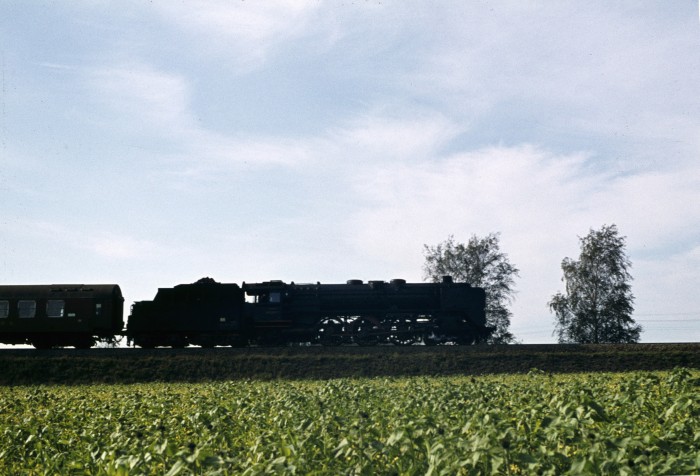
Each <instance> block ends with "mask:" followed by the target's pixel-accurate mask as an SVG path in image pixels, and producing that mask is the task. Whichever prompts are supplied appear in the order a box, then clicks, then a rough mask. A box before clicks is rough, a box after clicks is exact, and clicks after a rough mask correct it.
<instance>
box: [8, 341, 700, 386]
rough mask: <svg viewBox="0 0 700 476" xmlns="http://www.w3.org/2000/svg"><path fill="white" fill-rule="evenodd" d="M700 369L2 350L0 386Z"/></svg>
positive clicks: (564, 350)
mask: <svg viewBox="0 0 700 476" xmlns="http://www.w3.org/2000/svg"><path fill="white" fill-rule="evenodd" d="M674 367H688V368H700V343H678V344H665V343H664V344H628V345H621V344H616V345H612V344H601V345H559V344H534V345H495V346H487V345H476V346H435V347H426V346H417V345H414V346H373V347H359V346H339V347H322V346H293V347H292V346H290V347H246V348H224V347H220V348H213V349H204V348H198V347H193V348H184V349H170V348H163V349H139V348H112V349H91V350H77V349H49V350H35V349H1V350H0V368H2V369H3V372H2V373H0V385H22V384H37V383H49V384H62V383H65V384H76V383H134V382H147V381H172V382H177V381H186V382H192V381H211V380H235V379H277V378H292V379H300V378H324V379H325V378H336V377H382V376H384V377H390V376H406V375H430V376H435V375H480V374H489V373H527V372H529V371H530V370H532V369H538V370H542V371H545V372H601V371H608V372H620V371H628V370H669V369H672V368H674Z"/></svg>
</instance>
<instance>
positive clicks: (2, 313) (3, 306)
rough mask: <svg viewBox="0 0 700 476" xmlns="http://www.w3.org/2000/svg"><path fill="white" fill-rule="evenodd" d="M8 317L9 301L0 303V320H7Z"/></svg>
mask: <svg viewBox="0 0 700 476" xmlns="http://www.w3.org/2000/svg"><path fill="white" fill-rule="evenodd" d="M9 315H10V301H0V319H7V316H9Z"/></svg>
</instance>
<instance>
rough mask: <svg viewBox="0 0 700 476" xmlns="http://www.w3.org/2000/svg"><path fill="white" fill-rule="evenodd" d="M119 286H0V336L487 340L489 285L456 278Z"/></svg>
mask: <svg viewBox="0 0 700 476" xmlns="http://www.w3.org/2000/svg"><path fill="white" fill-rule="evenodd" d="M123 303H124V299H123V297H122V294H121V290H120V288H119V286H118V285H116V284H110V285H40V286H0V343H5V344H31V345H33V346H34V347H36V348H50V347H63V346H73V347H77V348H89V347H92V346H93V345H95V343H96V342H97V341H100V340H102V341H108V340H114V339H116V338H118V337H121V336H126V338H127V342H128V344H129V345H135V346H139V347H144V348H152V347H185V346H188V345H197V346H202V347H213V346H236V347H237V346H246V345H293V344H321V345H343V344H357V345H376V344H394V345H411V344H414V343H422V344H425V345H435V344H441V343H455V344H472V343H476V342H482V341H484V340H485V339H486V338H487V337H488V335H489V333H490V332H491V329H490V328H489V327H487V326H486V317H485V312H484V308H485V293H484V290H483V289H481V288H477V287H472V286H470V285H469V284H467V283H455V282H453V280H452V278H451V277H449V276H445V277H443V279H442V282H439V283H407V282H406V281H405V280H403V279H393V280H391V281H388V282H386V281H368V282H366V283H365V282H363V281H360V280H349V281H347V282H346V283H345V284H321V283H313V284H295V283H294V282H291V283H285V282H283V281H265V282H262V283H245V282H244V283H242V285H241V286H239V285H238V284H235V283H219V282H216V281H214V280H213V279H211V278H203V279H200V280H199V281H197V282H195V283H192V284H180V285H177V286H175V287H173V288H160V289H159V290H158V292H157V294H156V296H155V298H154V299H153V300H152V301H139V302H135V303H134V304H133V306H132V307H131V313H130V315H129V317H128V322H127V323H126V327H124V320H123Z"/></svg>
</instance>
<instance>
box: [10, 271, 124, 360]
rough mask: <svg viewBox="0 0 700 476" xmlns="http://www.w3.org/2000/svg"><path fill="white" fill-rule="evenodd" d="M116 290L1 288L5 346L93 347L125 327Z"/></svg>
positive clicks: (98, 287)
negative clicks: (97, 342)
mask: <svg viewBox="0 0 700 476" xmlns="http://www.w3.org/2000/svg"><path fill="white" fill-rule="evenodd" d="M123 314H124V298H123V297H122V292H121V289H120V288H119V286H118V285H116V284H50V285H19V286H17V285H15V286H0V343H3V344H30V345H33V346H34V347H36V348H37V349H43V348H50V347H54V346H73V347H78V348H89V347H92V346H93V345H94V344H95V342H96V340H97V339H111V338H114V336H115V335H116V334H120V333H121V332H122V327H123V326H124V320H123Z"/></svg>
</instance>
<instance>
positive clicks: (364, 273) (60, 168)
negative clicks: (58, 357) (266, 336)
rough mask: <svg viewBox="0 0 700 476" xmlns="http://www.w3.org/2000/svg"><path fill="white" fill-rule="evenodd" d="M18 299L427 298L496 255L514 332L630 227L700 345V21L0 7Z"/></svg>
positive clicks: (658, 290)
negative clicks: (374, 285) (59, 291)
mask: <svg viewBox="0 0 700 476" xmlns="http://www.w3.org/2000/svg"><path fill="white" fill-rule="evenodd" d="M0 68H1V74H2V77H1V78H0V81H1V83H2V85H1V86H2V91H1V95H2V96H1V101H0V102H1V104H0V107H1V110H0V227H1V228H2V231H1V232H0V275H1V276H2V277H1V278H0V282H2V283H3V284H41V283H118V284H120V285H121V287H122V291H123V293H124V295H125V297H126V303H127V306H129V305H130V304H131V303H132V302H133V301H139V300H145V299H152V298H153V296H154V295H155V292H156V291H157V289H158V288H159V287H171V286H174V285H176V284H179V283H188V282H194V281H196V280H197V279H199V278H201V277H204V276H209V277H212V278H214V279H216V280H217V281H221V282H237V283H241V282H242V281H247V282H257V281H266V280H271V279H282V280H285V281H295V282H316V281H320V282H324V283H337V282H345V281H346V280H348V279H363V280H390V279H393V278H403V279H406V280H408V281H410V282H420V281H422V280H423V278H424V276H423V263H424V245H426V244H427V245H431V246H432V245H436V244H438V243H440V242H442V241H444V240H446V239H447V238H448V237H449V236H450V235H454V237H455V240H457V241H460V242H466V241H467V240H468V239H469V237H470V236H472V235H477V236H485V235H487V234H489V233H500V244H501V250H502V251H503V252H505V253H506V254H507V255H508V258H509V260H510V262H511V263H512V264H514V265H515V266H516V267H517V268H518V269H519V270H520V275H519V277H518V278H517V279H516V283H515V290H516V295H515V300H514V301H513V303H512V305H511V310H512V312H513V317H512V324H511V331H512V332H513V334H515V336H516V338H517V339H518V341H520V342H522V343H553V342H555V341H556V339H555V337H554V336H553V334H552V332H553V330H554V316H553V315H552V314H551V312H550V311H549V308H548V307H547V302H548V301H549V300H550V299H551V297H552V296H553V295H554V294H555V293H557V292H558V291H563V290H564V283H563V282H562V271H561V261H562V259H564V258H565V257H570V258H574V259H575V258H577V257H578V254H579V253H580V243H579V237H583V236H585V235H586V234H588V232H589V231H590V230H591V229H599V228H601V227H602V226H603V225H611V224H615V225H617V227H618V230H619V232H620V234H621V235H622V236H625V237H626V243H627V248H626V250H627V253H628V257H629V258H630V260H631V261H632V268H631V273H632V276H633V277H634V280H633V282H632V292H633V294H634V296H635V302H634V307H635V311H634V315H633V317H634V318H635V319H636V321H637V322H638V323H640V324H641V325H642V326H643V328H644V331H643V333H642V338H641V341H642V342H691V341H699V340H700V292H698V290H699V289H700V160H699V159H700V94H699V90H698V85H700V21H699V13H698V3H697V1H696V0H692V1H691V0H673V1H668V0H658V1H653V0H649V1H644V2H639V1H636V0H635V1H617V2H609V1H605V0H599V1H596V0H590V1H587V2H580V1H557V2H552V1H534V0H533V1H527V0H517V1H505V0H504V1H486V0H482V1H477V0H474V1H468V2H464V1H447V0H446V1H436V2H422V1H404V0H401V1H398V0H396V1H394V0H381V1H369V0H368V1H359V0H356V1H348V0H344V1H329V2H320V1H301V0H293V1H292V0H290V1H279V2H254V1H250V0H246V1H228V0H201V1H198V2H193V1H173V0H153V1H149V2H145V1H123V2H105V1H99V0H82V1H81V0H72V1H58V2H55V1H51V2H49V1H38V0H37V1H20V0H16V1H13V0H5V1H2V2H0Z"/></svg>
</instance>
